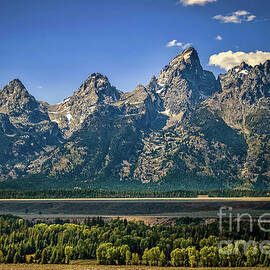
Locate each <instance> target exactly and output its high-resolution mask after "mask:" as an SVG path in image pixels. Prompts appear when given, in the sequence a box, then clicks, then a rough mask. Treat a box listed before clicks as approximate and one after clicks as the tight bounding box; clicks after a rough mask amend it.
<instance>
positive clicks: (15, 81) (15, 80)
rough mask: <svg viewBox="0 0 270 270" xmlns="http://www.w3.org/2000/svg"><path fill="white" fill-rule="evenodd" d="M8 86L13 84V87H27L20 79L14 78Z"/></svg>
mask: <svg viewBox="0 0 270 270" xmlns="http://www.w3.org/2000/svg"><path fill="white" fill-rule="evenodd" d="M8 86H13V87H20V88H25V86H24V85H23V83H22V82H21V81H20V79H14V80H12V81H10V82H9V83H8Z"/></svg>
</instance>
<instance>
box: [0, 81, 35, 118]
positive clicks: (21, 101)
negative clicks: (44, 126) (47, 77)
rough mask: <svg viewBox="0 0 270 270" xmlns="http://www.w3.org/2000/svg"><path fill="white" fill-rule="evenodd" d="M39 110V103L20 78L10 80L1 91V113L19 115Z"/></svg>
mask: <svg viewBox="0 0 270 270" xmlns="http://www.w3.org/2000/svg"><path fill="white" fill-rule="evenodd" d="M34 110H39V103H38V102H37V101H36V99H35V98H34V97H33V96H32V95H31V94H30V93H29V92H28V91H27V90H26V88H25V86H24V85H23V84H22V82H21V81H20V80H19V79H14V80H12V81H10V82H9V83H8V84H7V85H6V86H5V87H4V88H3V89H2V90H1V91H0V113H6V114H9V115H14V116H18V115H20V114H26V113H30V112H33V111H34Z"/></svg>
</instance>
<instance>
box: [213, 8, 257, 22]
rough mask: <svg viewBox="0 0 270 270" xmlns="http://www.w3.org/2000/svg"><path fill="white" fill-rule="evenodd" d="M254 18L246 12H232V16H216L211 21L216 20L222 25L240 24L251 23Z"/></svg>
mask: <svg viewBox="0 0 270 270" xmlns="http://www.w3.org/2000/svg"><path fill="white" fill-rule="evenodd" d="M255 18H256V16H255V15H253V14H251V13H250V12H248V11H246V10H238V11H235V12H233V13H232V14H229V15H226V16H223V15H216V16H214V17H213V19H215V20H218V21H220V22H222V23H242V22H251V21H253V20H254V19H255Z"/></svg>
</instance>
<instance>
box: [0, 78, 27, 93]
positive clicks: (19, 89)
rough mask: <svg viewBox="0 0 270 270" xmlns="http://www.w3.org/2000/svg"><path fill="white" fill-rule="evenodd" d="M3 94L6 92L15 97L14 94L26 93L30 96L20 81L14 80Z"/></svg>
mask: <svg viewBox="0 0 270 270" xmlns="http://www.w3.org/2000/svg"><path fill="white" fill-rule="evenodd" d="M1 92H2V94H3V92H5V93H6V94H7V95H13V94H17V95H18V94H22V93H25V94H27V95H30V94H29V93H28V91H27V90H26V88H25V86H24V85H23V83H22V82H21V81H20V80H19V79H14V80H12V81H10V82H9V83H8V84H7V85H6V86H5V87H4V88H3V89H2V90H1Z"/></svg>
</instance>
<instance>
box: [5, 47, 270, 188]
mask: <svg viewBox="0 0 270 270" xmlns="http://www.w3.org/2000/svg"><path fill="white" fill-rule="evenodd" d="M269 67H270V61H267V62H265V63H264V64H261V65H258V66H255V67H251V66H248V65H246V64H245V63H242V64H241V65H240V66H239V67H235V68H233V69H232V70H230V71H229V72H228V73H227V74H224V75H220V76H219V78H218V80H216V79H215V77H214V75H213V74H212V73H211V72H209V71H205V70H203V68H202V66H201V64H200V60H199V57H198V53H197V51H196V50H195V49H194V48H189V49H187V50H185V51H183V52H182V53H181V54H179V55H178V56H177V57H175V58H174V59H173V60H172V61H171V62H170V63H169V64H168V65H167V66H165V67H164V68H163V69H162V70H161V72H160V75H159V76H158V77H157V78H156V77H155V76H153V77H152V79H151V80H150V82H149V84H148V85H147V86H143V85H138V86H137V87H136V88H135V89H134V90H133V91H132V92H121V91H119V90H117V89H116V88H115V87H113V86H112V85H111V84H110V82H109V81H108V78H107V77H105V76H103V75H101V74H99V73H94V74H92V75H91V76H89V78H87V80H86V81H85V82H84V83H83V84H82V85H81V86H80V88H79V89H78V90H77V91H75V92H74V94H73V96H72V97H69V98H67V99H65V100H64V101H63V102H61V103H59V104H56V105H49V104H47V103H45V102H39V101H36V100H35V98H34V97H32V96H31V95H30V94H29V93H28V92H27V90H26V89H25V87H24V86H23V85H22V83H21V82H20V81H19V80H14V81H12V82H10V83H9V84H8V85H7V86H6V87H4V88H3V89H2V90H1V91H0V137H1V139H2V140H1V145H0V153H1V155H0V179H1V180H2V181H7V180H9V179H18V178H23V177H28V176H29V175H31V176H33V177H35V176H38V177H39V179H40V178H41V179H45V180H43V181H46V178H53V179H57V180H59V182H58V183H59V187H61V183H63V181H64V182H67V181H68V182H69V183H70V184H71V185H72V184H73V183H74V185H77V186H78V185H79V186H80V185H83V186H84V187H87V186H91V185H92V184H93V183H96V184H100V186H102V185H103V183H104V181H105V180H106V181H107V182H108V181H109V182H111V183H119V182H121V183H126V182H134V183H135V182H136V183H148V182H156V183H162V182H165V183H170V185H172V186H173V187H175V188H193V189H196V188H217V187H239V186H241V187H246V188H250V187H266V186H269V183H270V182H269V180H270V179H269V178H270V168H269V164H270V155H269V130H270V129H269V127H270V125H269V119H270V116H269V112H270V110H269V103H270V101H269V95H270V94H269V91H270V90H269V89H270V68H269Z"/></svg>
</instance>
